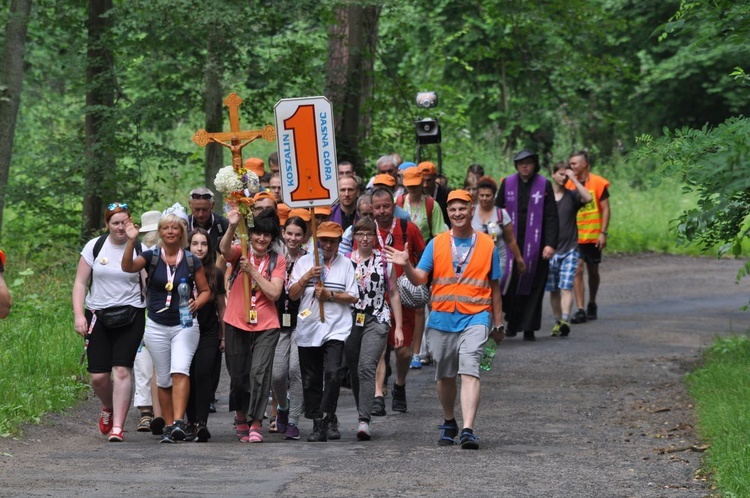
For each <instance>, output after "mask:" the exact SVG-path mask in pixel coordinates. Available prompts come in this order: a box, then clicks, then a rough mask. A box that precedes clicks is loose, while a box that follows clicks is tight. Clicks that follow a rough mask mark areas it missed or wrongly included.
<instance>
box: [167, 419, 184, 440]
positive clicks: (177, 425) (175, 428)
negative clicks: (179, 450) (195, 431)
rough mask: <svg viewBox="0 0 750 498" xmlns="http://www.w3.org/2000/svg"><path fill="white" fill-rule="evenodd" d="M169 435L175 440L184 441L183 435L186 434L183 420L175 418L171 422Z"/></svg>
mask: <svg viewBox="0 0 750 498" xmlns="http://www.w3.org/2000/svg"><path fill="white" fill-rule="evenodd" d="M171 436H172V439H174V440H175V441H184V440H185V437H186V436H187V431H186V427H185V422H183V421H182V420H179V419H178V420H175V421H174V423H173V424H172V433H171Z"/></svg>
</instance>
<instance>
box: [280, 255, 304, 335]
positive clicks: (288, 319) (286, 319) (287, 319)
mask: <svg viewBox="0 0 750 498" xmlns="http://www.w3.org/2000/svg"><path fill="white" fill-rule="evenodd" d="M302 251H304V249H303V250H302ZM295 263H297V260H296V259H295V260H293V261H290V264H288V265H287V266H286V281H287V282H289V281H291V278H290V277H291V276H292V270H293V269H294V265H295ZM281 326H282V327H291V326H292V314H291V313H289V289H286V292H285V293H284V312H283V313H282V314H281Z"/></svg>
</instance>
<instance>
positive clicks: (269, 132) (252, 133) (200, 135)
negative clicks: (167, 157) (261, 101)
mask: <svg viewBox="0 0 750 498" xmlns="http://www.w3.org/2000/svg"><path fill="white" fill-rule="evenodd" d="M241 104H242V98H240V96H239V95H237V94H236V93H234V92H232V93H230V94H229V95H228V96H227V98H226V99H224V105H225V106H227V108H228V109H229V131H219V132H212V133H209V132H207V131H206V130H202V129H201V130H198V131H197V132H195V135H193V142H195V143H196V144H197V145H198V146H200V147H205V146H206V145H208V144H209V143H211V142H216V143H217V144H219V145H221V146H223V147H226V148H227V149H229V150H230V152H231V153H232V167H234V170H235V171H237V172H239V170H240V168H241V167H242V148H243V147H245V146H246V145H247V144H249V143H250V142H253V141H254V140H256V139H258V138H263V139H264V140H265V141H267V142H273V141H274V140H276V129H275V128H274V127H273V126H271V125H266V126H265V127H264V128H263V129H261V130H246V131H242V129H241V128H240V113H239V108H240V105H241ZM243 140H244V142H243ZM227 142H229V143H227ZM237 234H238V235H239V238H240V243H241V248H242V256H243V257H244V258H247V246H248V244H247V242H248V235H247V222H246V220H245V217H244V216H243V217H242V219H241V220H240V224H239V226H238V227H237ZM235 264H239V261H238V262H236V263H235ZM242 276H243V278H242V283H243V288H244V291H245V321H246V322H247V323H257V312H256V311H255V310H254V308H253V307H252V304H251V301H250V278H249V275H248V274H247V273H245V272H243V273H242Z"/></svg>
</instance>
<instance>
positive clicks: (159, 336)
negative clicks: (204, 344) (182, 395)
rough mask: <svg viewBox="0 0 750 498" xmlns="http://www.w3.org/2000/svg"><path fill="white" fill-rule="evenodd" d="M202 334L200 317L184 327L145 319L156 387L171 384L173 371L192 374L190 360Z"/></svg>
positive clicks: (145, 336) (145, 335) (144, 339)
mask: <svg viewBox="0 0 750 498" xmlns="http://www.w3.org/2000/svg"><path fill="white" fill-rule="evenodd" d="M200 337H201V333H200V329H199V328H198V320H193V326H192V327H189V328H184V329H183V328H182V327H181V326H180V325H161V324H159V323H156V322H154V321H153V320H151V319H150V318H147V319H146V331H145V333H144V334H143V342H145V343H146V347H147V348H148V351H149V353H151V359H152V360H153V361H154V367H155V368H156V385H157V386H159V387H172V374H175V373H179V374H185V375H190V363H191V362H192V361H193V355H194V354H195V350H196V349H197V348H198V341H199V340H200Z"/></svg>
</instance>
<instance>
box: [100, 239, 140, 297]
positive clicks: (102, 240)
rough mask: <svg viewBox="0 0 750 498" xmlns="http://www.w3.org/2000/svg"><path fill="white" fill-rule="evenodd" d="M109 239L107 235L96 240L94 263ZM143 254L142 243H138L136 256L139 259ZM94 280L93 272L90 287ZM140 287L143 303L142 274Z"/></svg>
mask: <svg viewBox="0 0 750 498" xmlns="http://www.w3.org/2000/svg"><path fill="white" fill-rule="evenodd" d="M107 237H109V234H108V233H105V234H104V235H102V236H101V237H99V238H98V239H96V242H95V243H94V261H96V258H97V257H98V256H99V253H100V252H101V251H102V247H104V242H105V241H106V240H107ZM141 252H143V248H142V247H141V243H140V242H137V241H136V244H135V256H136V257H138V256H140V255H141ZM93 278H94V274H93V272H92V273H91V275H89V287H91V282H92V280H93ZM138 287H139V288H140V289H141V302H143V301H144V297H143V279H142V278H141V272H138Z"/></svg>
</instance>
